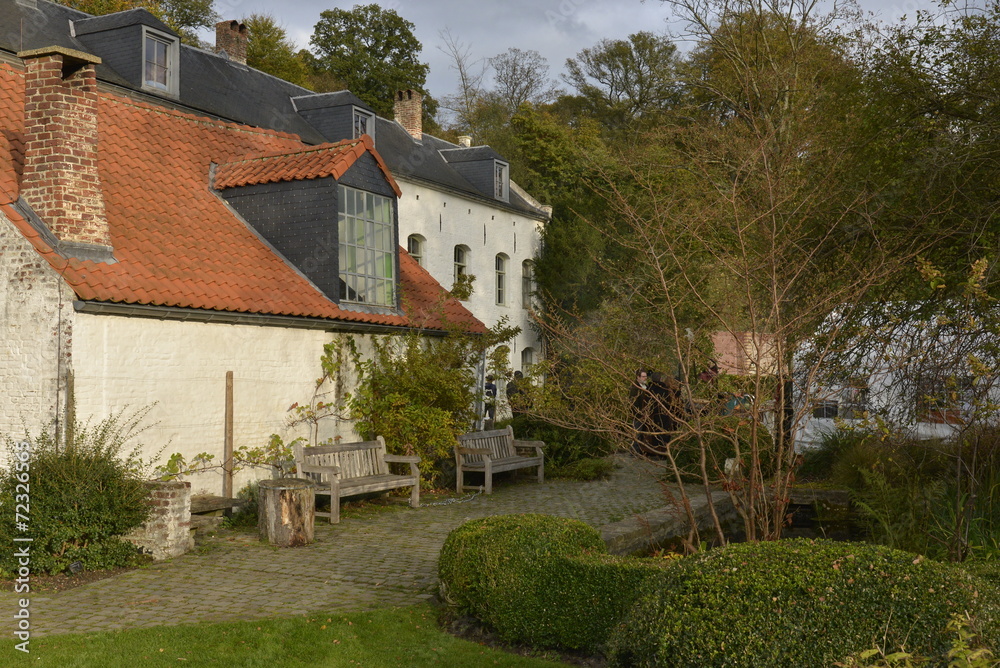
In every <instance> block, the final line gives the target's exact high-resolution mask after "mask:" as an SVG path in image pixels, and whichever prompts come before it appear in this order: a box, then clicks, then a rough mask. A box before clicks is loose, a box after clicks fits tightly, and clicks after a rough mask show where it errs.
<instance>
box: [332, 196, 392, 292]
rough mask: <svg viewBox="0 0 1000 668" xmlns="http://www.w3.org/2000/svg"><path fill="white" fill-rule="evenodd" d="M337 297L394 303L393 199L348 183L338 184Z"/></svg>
mask: <svg viewBox="0 0 1000 668" xmlns="http://www.w3.org/2000/svg"><path fill="white" fill-rule="evenodd" d="M337 224H338V231H339V235H340V236H339V241H340V243H339V246H340V248H339V252H340V298H341V299H342V300H345V301H349V302H360V303H363V304H379V305H382V306H395V305H396V240H395V238H394V235H393V224H392V200H391V199H389V198H388V197H382V196H381V195H375V194H374V193H368V192H362V191H360V190H355V189H354V188H348V187H347V186H338V187H337Z"/></svg>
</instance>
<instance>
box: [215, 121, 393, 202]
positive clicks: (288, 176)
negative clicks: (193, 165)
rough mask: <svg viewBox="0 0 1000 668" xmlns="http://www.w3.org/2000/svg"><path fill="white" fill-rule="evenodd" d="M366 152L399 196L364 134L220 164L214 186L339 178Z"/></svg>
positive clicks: (382, 163) (390, 177)
mask: <svg viewBox="0 0 1000 668" xmlns="http://www.w3.org/2000/svg"><path fill="white" fill-rule="evenodd" d="M366 152H368V153H371V154H372V156H373V157H374V158H375V161H376V162H377V163H378V166H379V168H380V169H381V170H382V173H383V174H384V175H385V178H386V179H387V180H388V181H389V184H390V185H391V186H392V189H393V190H395V191H396V196H397V197H399V196H402V194H403V193H402V191H401V190H400V189H399V185H397V184H396V180H395V179H394V178H392V174H390V173H389V168H388V167H386V166H385V163H384V162H382V156H380V155H379V154H378V152H376V151H375V145H374V144H373V143H372V140H371V137H369V136H368V135H362V137H361V138H360V139H345V140H344V141H339V142H336V143H334V144H319V145H317V146H309V147H307V148H298V149H295V150H292V151H288V152H283V153H268V154H265V155H259V156H248V157H246V158H244V159H242V160H235V161H232V162H227V163H223V164H221V165H219V166H218V167H217V168H216V171H215V183H214V186H215V188H216V189H218V190H222V189H224V188H234V187H236V186H249V185H257V184H260V183H277V182H279V181H298V180H303V179H319V178H323V177H327V176H332V177H334V178H335V179H339V178H340V177H341V176H343V175H344V173H345V172H346V171H347V170H348V169H349V168H350V167H351V165H353V164H354V162H355V161H356V160H357V159H358V158H360V157H361V156H362V155H364V154H365V153H366Z"/></svg>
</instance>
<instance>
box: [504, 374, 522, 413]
mask: <svg viewBox="0 0 1000 668" xmlns="http://www.w3.org/2000/svg"><path fill="white" fill-rule="evenodd" d="M523 382H524V374H523V373H521V372H520V371H515V372H514V377H513V378H511V379H510V382H509V383H507V401H508V403H510V412H511V415H513V416H514V417H517V416H519V415H521V414H523V413H524V408H525V407H524V389H523V388H522V387H521V384H522V383H523Z"/></svg>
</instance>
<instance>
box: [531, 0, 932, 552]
mask: <svg viewBox="0 0 1000 668" xmlns="http://www.w3.org/2000/svg"><path fill="white" fill-rule="evenodd" d="M675 6H676V7H677V8H678V9H679V10H680V11H681V12H682V13H685V12H686V13H687V14H686V15H687V16H688V18H689V19H690V21H691V24H692V25H693V26H694V27H695V28H696V29H697V30H698V31H699V32H698V38H699V46H698V49H697V50H696V53H695V56H694V62H695V63H698V64H699V65H700V66H699V67H696V68H692V69H691V72H692V76H691V78H690V79H688V80H686V81H685V86H686V88H687V90H689V91H692V95H691V97H690V98H689V100H688V102H687V104H686V106H685V107H684V108H683V109H680V110H678V112H677V115H676V116H675V117H673V118H672V121H673V122H666V123H664V124H663V125H662V126H661V127H658V128H656V129H655V130H653V131H650V132H648V133H647V134H646V135H644V137H643V141H642V142H641V145H640V146H639V148H636V149H634V150H633V151H632V152H631V153H630V154H628V155H626V156H623V158H622V159H621V160H620V161H619V163H618V164H617V165H614V166H613V167H610V168H606V169H605V170H604V178H602V179H600V180H599V181H595V183H594V184H593V186H594V187H595V188H597V189H598V190H599V191H600V192H602V193H603V194H604V196H605V197H606V199H607V202H608V205H609V206H610V207H611V208H612V210H613V211H614V212H615V214H616V215H615V216H614V217H613V219H612V221H610V222H605V223H603V224H600V225H597V224H596V222H595V226H596V228H597V229H598V231H599V232H600V233H601V234H602V235H603V236H604V238H605V240H606V246H607V247H609V248H613V249H615V252H614V253H612V254H608V255H605V256H604V257H603V258H602V260H603V261H604V262H605V263H606V264H607V267H606V268H607V270H608V272H609V273H610V274H611V275H613V276H615V278H616V285H615V286H614V291H615V293H614V295H613V296H612V297H611V298H610V299H609V300H607V302H606V303H605V305H604V306H603V308H601V309H599V310H598V311H597V312H596V313H594V314H592V315H590V316H589V317H587V318H586V319H584V320H582V321H581V320H580V319H579V318H575V317H573V314H563V315H562V317H559V315H553V317H551V318H549V319H548V320H547V327H548V330H549V334H550V336H551V338H552V340H553V342H554V344H553V354H552V355H550V360H549V366H548V368H547V369H546V372H547V374H548V375H547V382H546V385H545V389H544V391H543V392H542V393H541V394H540V396H539V397H537V399H536V404H535V405H536V406H537V407H538V410H539V411H540V412H541V413H544V414H545V415H546V417H547V418H548V419H550V420H553V421H557V422H561V423H563V424H566V425H572V426H577V427H587V428H590V429H595V430H597V431H600V432H602V433H605V434H607V435H609V436H612V437H614V438H616V439H617V440H618V442H619V443H621V444H622V445H624V446H627V445H629V444H633V443H638V444H639V445H641V446H643V447H645V448H646V449H648V450H649V451H651V452H653V453H656V454H657V455H659V457H660V459H658V461H659V462H660V463H661V464H662V465H663V466H664V468H665V469H666V472H667V474H668V476H669V478H670V479H671V480H672V481H673V482H674V483H676V485H675V486H674V488H673V489H674V493H675V494H677V495H678V500H679V502H680V504H681V506H682V507H683V508H684V509H685V512H687V514H688V517H689V520H690V521H691V525H692V532H691V534H690V536H689V545H690V547H691V548H692V549H696V548H697V546H698V544H699V542H700V540H701V537H700V535H699V533H698V531H697V530H696V529H695V528H694V526H695V517H694V514H693V510H692V505H691V497H690V494H691V490H690V488H689V487H687V484H689V483H691V482H695V483H696V485H697V486H698V487H700V489H701V490H703V491H704V492H706V493H707V495H708V498H709V500H710V502H709V512H710V515H711V516H712V517H713V518H714V530H713V533H714V534H715V537H716V539H717V540H718V541H720V542H725V541H726V540H727V538H726V536H725V533H724V531H723V529H724V527H723V522H722V520H721V516H720V514H719V513H718V512H717V509H716V508H715V506H714V504H713V503H711V499H712V493H713V492H717V491H720V490H722V491H724V492H726V493H727V494H728V497H729V499H730V501H731V502H732V504H733V506H734V507H735V509H736V512H737V513H738V515H739V517H740V518H741V520H742V525H743V529H744V531H745V533H746V537H747V539H749V540H770V539H776V538H778V537H780V534H781V530H782V527H783V526H784V524H785V522H786V509H787V505H788V502H789V493H790V488H791V485H792V482H793V480H794V473H795V468H796V452H795V449H794V444H793V442H792V440H791V437H790V435H791V434H792V433H793V432H794V431H795V430H796V427H797V425H798V424H800V423H801V422H802V420H803V419H804V417H805V416H806V410H807V409H806V408H805V406H806V405H808V403H809V402H808V401H806V402H804V403H801V404H800V403H795V402H792V401H791V397H790V394H791V391H792V385H793V382H794V381H795V380H796V379H797V378H800V377H804V378H806V379H813V378H815V377H816V376H817V375H818V374H819V373H820V371H821V370H822V369H823V368H824V364H825V363H826V360H827V359H828V358H829V356H830V354H831V353H833V352H834V351H836V350H837V349H838V346H843V345H846V344H845V339H844V337H843V336H842V335H841V334H842V333H845V332H846V331H848V328H849V327H850V326H851V325H852V323H855V322H857V319H858V318H859V317H861V314H863V313H864V312H865V310H866V305H867V304H869V303H871V302H873V301H877V300H878V299H880V298H881V296H882V295H883V294H884V289H885V286H886V285H889V284H892V283H893V282H894V281H896V280H897V279H898V277H899V276H901V275H903V274H906V273H907V272H910V273H912V270H913V267H914V262H915V259H916V258H917V256H918V255H919V254H920V253H921V252H923V251H924V250H925V249H926V247H927V246H926V245H927V244H928V243H930V241H929V240H928V239H926V238H923V237H920V238H916V237H912V236H910V235H907V234H901V233H899V230H896V229H892V228H887V227H885V226H884V225H882V224H881V221H880V219H879V217H878V212H879V210H880V208H879V206H877V204H878V202H879V201H880V200H881V198H883V197H884V196H885V189H886V185H885V183H884V182H882V181H879V180H878V179H877V178H872V179H869V180H865V179H859V178H858V172H859V171H862V172H865V171H867V172H870V170H868V168H867V167H866V165H868V164H869V163H870V157H869V155H868V153H867V150H868V147H869V144H870V142H871V139H872V138H871V135H870V128H869V123H870V122H871V119H870V118H867V117H865V116H864V114H863V113H861V111H862V110H863V109H864V107H865V100H864V98H863V95H862V94H861V93H860V92H859V91H858V86H857V85H856V84H857V81H858V79H857V77H858V73H857V72H856V71H855V69H854V68H853V66H852V64H851V61H850V59H849V58H848V57H847V56H846V54H845V53H844V52H843V51H842V49H841V47H840V44H841V40H840V39H839V35H838V34H835V33H833V32H832V31H831V30H830V28H829V26H830V23H829V22H828V18H829V17H817V19H814V18H813V17H812V11H813V5H812V4H811V3H808V2H799V0H773V2H762V1H760V0H737V1H732V2H728V1H725V0H721V1H718V2H716V1H714V0H707V1H706V2H697V3H685V2H679V3H675ZM695 93H697V94H695ZM945 205H946V204H945ZM942 206H944V205H942ZM939 213H940V210H935V209H929V210H925V211H923V212H919V213H918V214H915V215H920V216H923V217H924V218H925V219H926V220H933V219H934V217H935V216H937V215H938V214H939ZM914 222H925V221H914ZM609 258H617V259H609ZM721 341H729V342H730V345H729V346H728V348H729V352H730V354H731V357H733V358H734V359H732V360H730V366H732V367H734V370H735V369H736V368H738V370H739V373H738V374H736V373H734V374H728V375H727V374H722V375H718V376H716V375H715V374H714V373H712V371H711V367H712V366H713V364H715V363H717V362H719V361H720V360H719V357H720V353H721V352H723V351H722V350H721V348H722V346H720V345H719V343H720V342H721ZM804 348H809V349H810V350H812V351H813V355H812V357H811V358H810V361H809V363H808V366H807V367H805V368H803V367H801V366H799V367H798V368H797V367H796V365H797V364H799V365H801V362H799V361H798V358H799V352H800V351H801V350H803V349H804ZM637 369H652V370H656V371H660V372H661V374H660V384H661V386H660V387H658V388H654V387H650V388H647V389H641V388H640V389H638V390H637V389H635V384H634V383H635V381H634V373H635V371H636V370H637ZM814 385H815V383H809V382H807V383H805V385H804V387H806V388H808V387H812V386H814ZM630 389H631V392H630ZM643 393H648V394H643ZM636 396H645V397H646V401H644V402H636V401H635V400H634V399H635V397H636ZM807 399H808V398H807Z"/></svg>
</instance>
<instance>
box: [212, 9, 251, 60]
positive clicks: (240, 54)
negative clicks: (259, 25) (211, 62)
mask: <svg viewBox="0 0 1000 668" xmlns="http://www.w3.org/2000/svg"><path fill="white" fill-rule="evenodd" d="M249 40H250V36H249V35H247V27H246V25H245V24H243V23H240V22H239V21H236V20H231V21H219V22H218V23H216V24H215V52H216V53H219V52H220V51H225V52H226V55H227V56H229V60H232V61H233V62H236V63H240V64H242V65H246V64H247V42H248V41H249Z"/></svg>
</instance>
